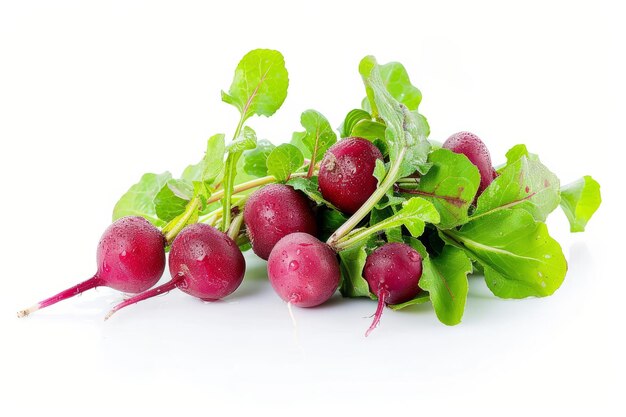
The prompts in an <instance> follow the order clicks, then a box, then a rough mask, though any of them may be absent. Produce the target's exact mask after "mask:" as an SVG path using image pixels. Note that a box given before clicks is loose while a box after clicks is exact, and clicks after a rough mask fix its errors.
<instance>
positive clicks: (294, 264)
mask: <svg viewBox="0 0 626 417" xmlns="http://www.w3.org/2000/svg"><path fill="white" fill-rule="evenodd" d="M298 268H300V264H299V263H298V261H291V262H289V270H290V271H297V270H298Z"/></svg>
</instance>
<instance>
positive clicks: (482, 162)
mask: <svg viewBox="0 0 626 417" xmlns="http://www.w3.org/2000/svg"><path fill="white" fill-rule="evenodd" d="M443 148H446V149H449V150H451V151H452V152H454V153H461V154H463V155H465V156H467V159H469V160H470V162H471V163H472V164H474V165H476V168H478V172H480V186H479V187H478V192H477V194H476V197H478V196H479V195H480V194H482V192H483V191H485V188H487V187H488V186H489V184H491V181H493V180H494V179H495V178H496V171H495V170H494V169H493V165H492V164H491V155H490V154H489V149H487V146H485V144H484V142H483V141H482V140H480V138H479V137H478V136H476V135H475V134H473V133H470V132H458V133H455V134H454V135H452V136H450V137H449V138H448V139H447V140H446V141H445V142H444V143H443Z"/></svg>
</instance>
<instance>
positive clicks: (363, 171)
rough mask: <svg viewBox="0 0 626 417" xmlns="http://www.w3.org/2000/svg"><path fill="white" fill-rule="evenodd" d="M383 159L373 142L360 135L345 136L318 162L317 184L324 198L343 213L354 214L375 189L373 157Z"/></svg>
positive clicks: (374, 159) (374, 161)
mask: <svg viewBox="0 0 626 417" xmlns="http://www.w3.org/2000/svg"><path fill="white" fill-rule="evenodd" d="M377 159H381V160H382V159H383V155H382V154H381V153H380V150H378V148H377V147H376V146H374V144H373V143H372V142H370V141H368V140H366V139H362V138H346V139H343V140H341V141H339V142H337V143H335V144H334V145H333V146H331V147H330V148H329V149H328V150H327V151H326V154H325V155H324V159H322V163H321V165H320V172H319V177H318V181H319V187H320V191H321V192H322V195H323V196H324V198H325V199H326V200H328V201H329V202H331V203H332V204H334V205H335V206H336V207H337V208H338V209H339V210H341V211H343V212H344V213H348V214H353V213H354V212H356V211H357V210H358V209H359V207H361V206H362V205H363V203H365V201H367V199H368V198H369V197H370V196H371V195H372V193H373V192H374V191H375V190H376V185H377V184H378V181H377V180H376V177H374V167H375V166H376V160H377Z"/></svg>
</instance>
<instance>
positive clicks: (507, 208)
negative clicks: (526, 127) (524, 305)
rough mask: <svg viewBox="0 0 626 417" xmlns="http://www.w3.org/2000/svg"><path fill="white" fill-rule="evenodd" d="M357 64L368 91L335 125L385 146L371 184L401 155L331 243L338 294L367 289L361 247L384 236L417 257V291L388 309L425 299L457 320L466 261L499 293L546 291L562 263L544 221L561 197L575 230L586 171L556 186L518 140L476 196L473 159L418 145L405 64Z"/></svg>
mask: <svg viewBox="0 0 626 417" xmlns="http://www.w3.org/2000/svg"><path fill="white" fill-rule="evenodd" d="M360 72H361V75H362V77H363V79H364V82H365V86H366V92H367V97H366V99H365V100H364V101H363V109H357V110H353V111H351V112H349V113H348V115H347V116H346V118H345V119H344V122H343V124H342V125H341V127H340V133H341V135H342V136H344V137H347V136H357V135H358V136H361V137H364V138H367V139H369V140H371V141H372V142H373V143H374V144H376V145H377V146H378V147H379V148H380V149H381V151H382V152H383V153H384V154H386V155H389V160H390V163H388V164H386V165H385V164H382V163H381V164H379V166H377V167H376V170H375V176H376V177H377V178H378V179H379V186H381V185H382V183H383V181H384V179H385V178H386V176H387V175H389V172H390V167H391V166H392V165H393V161H394V160H398V159H399V158H401V159H402V164H401V167H400V170H399V172H398V174H397V177H395V178H394V182H395V184H396V186H395V188H389V189H387V190H386V192H385V196H384V197H383V198H381V200H380V201H379V202H378V204H377V205H375V206H374V207H372V208H371V209H370V210H371V211H370V216H369V218H368V221H367V222H366V223H365V224H363V225H362V226H361V227H360V228H357V229H354V230H353V231H351V232H349V233H348V234H347V235H345V236H344V237H342V238H341V239H340V241H339V243H338V244H336V245H335V247H336V248H337V249H339V250H341V251H340V253H339V255H340V258H341V266H342V274H343V280H342V284H341V287H340V290H341V292H342V294H343V295H344V296H347V297H371V298H375V295H374V294H372V293H371V292H370V289H369V287H368V284H367V282H366V281H365V279H364V278H363V275H362V273H363V267H364V265H365V260H366V258H367V255H368V254H369V253H371V251H373V250H374V249H375V248H376V247H378V246H380V245H381V244H382V243H384V242H390V241H399V240H404V241H405V242H406V243H407V244H410V245H411V246H412V247H413V248H415V249H416V250H417V251H418V252H420V254H421V255H422V257H423V259H424V261H423V275H422V278H421V279H420V283H419V285H420V287H421V288H422V290H423V291H422V292H421V293H420V294H418V296H417V297H415V298H414V299H413V300H409V301H407V302H405V303H402V304H400V305H395V306H390V307H391V308H393V309H400V308H404V307H407V306H409V305H413V304H418V303H423V302H426V301H429V300H430V301H431V302H432V305H433V307H434V310H435V313H436V315H437V317H438V318H439V320H440V321H441V322H443V323H445V324H448V325H455V324H458V323H459V322H460V321H461V319H462V316H463V311H464V309H465V303H466V299H467V293H468V278H467V277H468V274H470V273H472V272H473V270H474V266H476V267H477V268H478V269H480V270H481V271H483V272H484V276H485V280H486V283H487V285H488V287H489V289H490V290H491V291H492V292H493V294H494V295H496V296H498V297H502V298H524V297H529V296H535V297H543V296H547V295H550V294H552V293H554V291H556V289H558V288H559V286H560V285H561V283H562V282H563V279H564V277H565V273H566V271H567V263H566V260H565V257H564V255H563V252H562V250H561V247H560V246H559V244H558V243H557V242H556V241H555V240H554V239H553V238H552V237H550V235H549V234H548V229H547V227H546V225H545V223H544V222H545V220H546V218H547V216H548V214H550V213H551V212H552V211H554V210H555V209H556V208H557V207H558V206H559V203H560V205H561V206H562V207H563V210H564V211H565V213H566V215H567V217H568V219H569V221H570V224H571V230H572V231H582V230H584V226H585V224H586V223H587V221H588V220H589V218H590V217H591V215H592V214H593V213H594V212H595V210H596V209H597V208H598V206H599V204H600V192H599V185H598V184H597V182H595V181H594V180H593V179H592V178H591V177H588V176H587V177H584V178H583V179H581V180H579V181H576V182H575V183H572V184H570V185H568V186H566V187H563V188H561V187H560V183H559V180H558V178H557V177H556V176H555V175H554V174H553V173H552V172H551V171H550V170H548V168H546V167H545V166H544V165H543V164H542V163H541V161H540V160H539V158H538V157H537V156H536V155H534V154H531V153H529V152H528V150H527V149H526V147H525V146H524V145H517V146H515V147H513V148H512V149H511V150H510V151H509V152H507V154H506V157H507V162H506V164H505V165H504V166H503V167H502V168H501V169H500V170H499V171H498V177H497V178H496V179H495V180H494V181H493V182H492V183H491V185H490V186H489V187H488V188H487V189H486V190H485V191H484V192H483V193H482V194H481V195H480V196H479V197H478V199H477V200H476V193H477V190H478V186H479V184H480V174H479V172H478V169H477V168H476V166H474V165H473V164H472V163H471V162H470V161H469V160H468V159H467V157H465V156H464V155H461V154H456V153H453V152H451V151H449V150H447V149H434V150H432V151H431V152H428V144H427V142H426V143H425V144H423V145H421V142H420V139H421V138H423V137H425V136H426V135H427V134H428V132H429V130H428V124H427V122H426V119H425V118H423V117H421V115H419V113H417V107H418V105H419V103H420V101H421V94H420V93H419V90H418V89H417V88H415V87H414V86H412V85H411V84H410V80H409V78H408V76H407V74H406V71H405V70H404V68H403V67H402V66H401V65H400V64H398V63H390V64H386V65H377V64H376V61H375V60H374V59H373V58H371V57H366V58H365V59H364V60H363V61H362V62H361V66H360ZM403 141H404V142H403ZM403 143H404V144H405V145H406V144H409V145H408V146H407V147H408V148H409V149H410V151H408V152H406V153H404V149H403ZM425 151H426V152H425ZM425 156H427V160H426V159H425ZM416 171H417V175H416V174H415V172H416ZM411 174H413V175H411ZM475 201H476V203H474V202H475ZM418 205H419V206H421V207H422V208H424V209H425V208H426V207H428V209H427V210H423V211H422V212H421V213H420V214H418V213H412V214H411V216H408V217H410V220H408V219H407V218H406V216H403V213H406V211H407V208H409V207H412V208H415V207H417V206H418ZM427 205H428V206H427ZM424 223H426V224H430V226H429V227H430V228H431V229H432V233H429V234H428V236H423V235H422V232H423V231H424ZM418 237H419V239H417V238H418ZM344 248H345V250H342V249H344Z"/></svg>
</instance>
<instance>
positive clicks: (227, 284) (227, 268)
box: [105, 223, 246, 320]
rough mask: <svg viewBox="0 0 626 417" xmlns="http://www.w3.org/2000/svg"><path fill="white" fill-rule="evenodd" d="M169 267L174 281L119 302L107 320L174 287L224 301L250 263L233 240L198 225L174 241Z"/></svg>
mask: <svg viewBox="0 0 626 417" xmlns="http://www.w3.org/2000/svg"><path fill="white" fill-rule="evenodd" d="M169 268H170V274H171V276H172V279H171V280H170V281H168V282H166V283H165V284H163V285H160V286H158V287H155V288H153V289H151V290H149V291H145V292H143V293H141V294H137V295H136V296H134V297H132V298H129V299H128V300H124V301H123V302H121V303H119V304H118V305H116V306H115V307H114V308H113V309H112V310H111V311H110V312H109V314H107V316H106V317H105V320H106V319H108V318H109V317H111V316H112V315H113V314H114V313H115V312H117V311H119V310H120V309H122V308H124V307H127V306H129V305H132V304H135V303H137V302H139V301H143V300H146V299H148V298H151V297H154V296H156V295H159V294H163V293H167V292H169V291H171V290H173V289H174V288H178V289H179V290H181V291H183V292H185V293H187V294H189V295H192V296H194V297H197V298H199V299H201V300H204V301H215V300H219V299H221V298H224V297H226V296H227V295H229V294H231V293H232V292H233V291H235V290H236V289H237V288H238V287H239V285H240V284H241V281H243V276H244V273H245V271H246V261H245V259H244V258H243V254H242V253H241V251H240V250H239V247H238V246H237V244H236V243H235V242H234V241H233V240H232V239H231V238H230V237H228V236H227V235H226V234H224V233H222V232H220V231H219V230H217V229H216V228H214V227H212V226H209V225H207V224H203V223H196V224H192V225H189V226H187V227H185V228H184V229H183V230H182V232H180V234H179V235H178V236H177V237H176V239H174V242H172V247H171V250H170V254H169Z"/></svg>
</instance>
